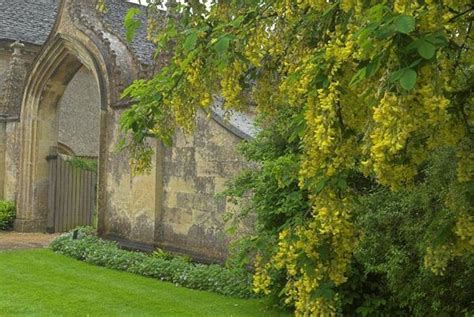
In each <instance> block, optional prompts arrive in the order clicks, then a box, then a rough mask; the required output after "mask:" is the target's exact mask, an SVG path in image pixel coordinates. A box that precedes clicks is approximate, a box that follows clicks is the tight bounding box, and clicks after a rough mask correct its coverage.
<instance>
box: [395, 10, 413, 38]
mask: <svg viewBox="0 0 474 317" xmlns="http://www.w3.org/2000/svg"><path fill="white" fill-rule="evenodd" d="M394 24H395V29H396V30H397V31H398V32H400V33H403V34H409V33H410V32H412V31H413V30H414V29H415V18H414V17H412V16H408V15H402V16H399V17H397V18H396V19H395V21H394Z"/></svg>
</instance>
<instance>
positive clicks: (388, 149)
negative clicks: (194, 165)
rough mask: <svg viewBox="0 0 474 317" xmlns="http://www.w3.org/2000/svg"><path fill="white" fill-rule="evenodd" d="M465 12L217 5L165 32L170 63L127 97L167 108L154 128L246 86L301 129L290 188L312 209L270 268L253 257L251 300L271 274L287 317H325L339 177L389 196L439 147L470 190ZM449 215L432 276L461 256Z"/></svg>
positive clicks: (233, 101) (339, 250) (341, 210)
mask: <svg viewBox="0 0 474 317" xmlns="http://www.w3.org/2000/svg"><path fill="white" fill-rule="evenodd" d="M239 3H240V2H239ZM190 5H191V6H192V4H190ZM470 5H471V4H470V1H466V0H458V1H452V0H451V1H448V0H443V1H441V0H440V1H428V0H425V1H407V0H393V1H384V2H380V1H362V0H342V1H327V0H299V1H291V0H277V1H259V4H258V5H257V6H248V7H246V6H239V5H238V4H229V3H227V4H222V5H221V4H220V3H218V4H216V5H213V6H211V7H210V11H209V12H207V13H206V14H205V15H204V14H201V15H192V14H191V15H190V17H191V18H189V17H187V19H188V20H189V21H191V22H189V21H188V20H186V19H184V18H183V20H185V21H188V26H189V27H190V29H188V30H187V31H186V32H182V33H179V32H176V30H172V31H173V32H174V33H172V34H174V35H175V36H176V37H179V36H182V37H181V41H178V42H177V44H175V45H176V50H177V52H178V53H176V54H175V55H176V56H175V59H174V60H172V63H171V66H169V67H168V68H165V69H164V70H163V71H162V73H161V76H160V75H159V76H157V78H158V79H156V81H155V86H153V88H152V89H151V91H147V90H146V89H142V88H143V86H140V85H137V86H135V87H134V88H131V89H129V90H128V94H129V95H131V96H132V97H135V98H136V99H137V100H141V101H142V103H141V104H140V103H138V105H139V106H140V105H141V107H142V108H146V107H147V106H149V105H151V104H152V103H151V102H149V100H147V99H146V98H142V99H140V98H138V97H140V96H141V95H146V94H147V93H148V94H152V93H155V92H156V90H158V91H159V93H160V94H159V95H160V98H162V99H161V100H160V102H161V107H162V108H161V109H171V110H170V111H169V112H166V111H163V112H159V113H160V116H158V115H157V116H156V118H155V119H156V122H155V123H156V124H157V125H161V124H163V123H165V124H167V125H166V127H170V129H174V127H176V126H180V127H184V129H185V130H187V131H190V130H191V129H192V124H193V122H194V119H195V115H196V112H197V109H198V108H200V109H204V110H205V111H207V109H208V107H209V105H210V103H211V101H212V100H211V99H212V98H211V96H212V94H220V95H221V96H222V97H223V98H224V99H225V106H226V107H228V108H233V109H241V108H242V107H243V103H245V102H246V100H247V99H246V98H247V97H248V95H247V93H248V90H249V89H247V88H248V87H246V86H250V87H253V88H250V90H251V97H252V101H253V102H255V103H256V106H257V110H258V111H260V112H261V113H264V114H266V115H267V116H269V117H271V116H272V115H273V114H274V113H278V111H279V110H280V109H282V107H292V109H298V110H297V111H300V112H301V113H302V117H303V118H304V126H305V129H304V133H303V134H302V136H301V146H302V148H303V153H304V154H303V157H302V163H301V170H300V173H299V180H300V182H299V183H300V187H301V188H302V189H304V190H307V191H308V192H309V193H310V201H311V204H312V212H311V215H310V217H308V219H307V221H306V222H305V223H302V224H299V225H295V226H294V227H292V228H288V229H285V230H283V231H281V232H280V234H279V237H278V241H279V242H278V247H277V250H276V251H275V253H274V254H273V255H272V256H271V257H269V258H264V257H258V258H257V261H256V273H255V276H254V288H255V291H257V292H262V293H264V294H268V293H270V292H271V290H272V288H271V287H272V277H271V271H272V270H280V271H284V272H285V273H286V276H287V284H286V287H285V290H286V292H285V296H286V302H287V303H288V304H291V305H294V306H295V307H296V314H297V315H300V316H309V315H312V316H331V315H335V312H336V304H337V300H338V295H337V294H332V293H330V295H328V294H323V293H324V292H323V290H324V289H326V288H330V289H334V288H335V287H337V286H338V285H340V284H342V283H344V281H345V280H346V271H347V268H348V265H349V263H350V261H351V255H352V252H353V250H354V248H355V246H356V245H357V236H358V232H357V231H356V228H355V227H354V225H353V224H352V222H351V210H352V209H353V208H352V206H353V205H352V199H353V195H354V193H353V192H352V191H351V189H350V188H349V186H347V172H348V171H349V170H355V171H357V172H363V173H364V174H365V175H366V176H368V177H373V178H374V179H376V181H377V182H378V183H380V184H382V185H386V186H389V187H390V188H392V189H393V190H397V189H399V188H400V187H402V186H410V184H411V183H412V182H413V179H414V177H415V176H416V175H417V173H418V171H419V168H420V166H422V164H423V163H424V162H426V160H427V158H428V157H429V154H430V152H431V151H434V150H436V149H439V148H442V147H450V148H453V149H454V150H455V151H456V152H457V155H458V157H459V162H458V176H459V177H458V178H459V182H471V181H473V174H474V168H473V166H474V162H473V161H474V155H473V152H472V148H473V140H472V130H471V129H472V125H473V124H474V114H473V107H474V98H473V97H472V96H471V95H470V94H469V91H470V90H469V89H470V88H469V85H470V82H469V80H472V78H471V79H469V76H470V75H469V72H471V73H472V62H473V56H472V51H469V50H468V49H467V48H468V47H469V46H470V45H471V44H472V39H473V37H472V34H470V30H471V24H472V21H471V22H469V21H468V20H467V19H465V17H466V15H469V14H471V13H472V12H471V11H472V10H471V11H469V8H470ZM196 10H197V9H196ZM189 12H191V11H189ZM151 34H153V32H152V33H151ZM176 34H178V35H176ZM466 65H471V66H466ZM469 67H471V69H469ZM150 86H152V85H150ZM157 87H159V88H157ZM466 87H467V88H466ZM140 89H142V90H141V91H140ZM136 91H140V93H136ZM134 94H135V95H134ZM155 95H156V94H155ZM134 111H135V110H134ZM145 113H146V112H145ZM151 113H152V112H151ZM162 113H164V114H163V115H162ZM130 118H133V120H136V117H134V116H132V115H131V114H130ZM148 119H149V118H148ZM130 120H132V119H130ZM124 126H125V127H129V125H127V124H125V125H124ZM157 136H158V137H159V136H160V135H159V134H157ZM446 205H447V206H448V207H449V203H448V202H446ZM453 206H454V205H453ZM453 208H455V207H453ZM454 213H455V214H456V219H455V221H454V223H455V226H454V228H453V232H454V234H455V236H456V239H455V241H450V242H449V243H446V244H443V245H438V246H435V245H433V247H431V248H429V249H428V250H427V253H426V258H425V264H426V266H427V267H430V268H431V269H432V270H433V271H434V272H437V273H442V272H443V268H445V267H446V265H447V264H448V262H449V260H450V259H451V258H453V257H456V256H461V255H463V254H466V253H469V252H471V253H472V252H474V245H473V239H474V238H473V237H474V220H473V219H474V218H473V215H472V211H471V210H457V211H454ZM321 294H323V295H321Z"/></svg>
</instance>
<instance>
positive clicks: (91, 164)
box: [66, 156, 98, 172]
mask: <svg viewBox="0 0 474 317" xmlns="http://www.w3.org/2000/svg"><path fill="white" fill-rule="evenodd" d="M66 162H67V163H69V164H71V165H72V166H74V167H75V168H78V169H81V170H85V171H91V172H97V164H98V161H97V159H88V158H83V157H78V156H74V157H71V158H68V159H67V160H66Z"/></svg>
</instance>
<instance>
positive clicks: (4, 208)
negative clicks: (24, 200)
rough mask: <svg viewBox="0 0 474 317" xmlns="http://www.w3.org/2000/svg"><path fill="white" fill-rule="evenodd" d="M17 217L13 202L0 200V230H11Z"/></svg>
mask: <svg viewBox="0 0 474 317" xmlns="http://www.w3.org/2000/svg"><path fill="white" fill-rule="evenodd" d="M15 217H16V208H15V204H14V203H13V202H12V201H7V200H0V230H9V229H11V228H12V227H13V221H14V220H15Z"/></svg>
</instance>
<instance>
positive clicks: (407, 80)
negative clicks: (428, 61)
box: [400, 68, 417, 90]
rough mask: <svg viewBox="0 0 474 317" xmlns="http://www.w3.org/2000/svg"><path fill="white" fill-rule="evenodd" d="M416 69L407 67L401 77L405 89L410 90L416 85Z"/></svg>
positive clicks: (401, 84) (401, 83)
mask: <svg viewBox="0 0 474 317" xmlns="http://www.w3.org/2000/svg"><path fill="white" fill-rule="evenodd" d="M416 77H417V75H416V71H414V70H413V69H411V68H406V69H405V70H404V71H403V73H402V76H401V77H400V86H402V88H403V89H406V90H410V89H412V88H413V87H415V84H416Z"/></svg>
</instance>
